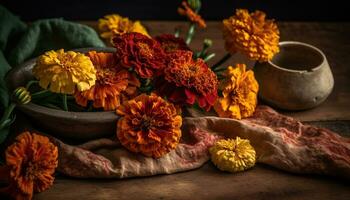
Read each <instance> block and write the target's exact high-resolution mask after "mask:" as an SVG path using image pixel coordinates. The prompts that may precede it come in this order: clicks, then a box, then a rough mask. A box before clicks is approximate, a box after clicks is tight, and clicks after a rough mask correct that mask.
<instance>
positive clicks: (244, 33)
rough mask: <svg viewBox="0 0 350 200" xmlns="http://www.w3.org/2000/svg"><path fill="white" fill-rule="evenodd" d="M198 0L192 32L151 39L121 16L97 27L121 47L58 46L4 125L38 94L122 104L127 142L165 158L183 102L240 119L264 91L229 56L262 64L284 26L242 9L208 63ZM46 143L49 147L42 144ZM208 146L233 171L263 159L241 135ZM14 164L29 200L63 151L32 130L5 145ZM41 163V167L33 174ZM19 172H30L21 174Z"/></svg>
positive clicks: (78, 104)
mask: <svg viewBox="0 0 350 200" xmlns="http://www.w3.org/2000/svg"><path fill="white" fill-rule="evenodd" d="M200 7H201V2H200V0H188V1H184V2H182V4H181V6H180V7H179V8H178V13H179V14H180V15H183V16H185V17H187V18H188V20H189V21H190V25H189V28H188V31H187V32H186V33H184V34H181V33H180V32H181V31H180V30H175V33H174V34H163V35H159V36H155V37H153V36H151V35H150V34H148V32H147V30H146V28H145V27H144V26H143V25H142V24H141V23H140V22H139V21H131V20H129V19H128V18H124V17H122V16H119V15H116V14H113V15H107V16H105V17H104V18H102V19H100V20H99V21H98V30H99V32H100V36H101V37H102V38H103V39H105V41H106V43H108V44H109V45H111V46H112V47H114V49H115V51H114V52H97V51H88V52H86V53H81V52H78V51H66V50H64V49H59V50H51V51H48V52H46V53H44V54H43V55H41V56H39V57H38V59H37V61H36V65H35V66H34V68H33V71H32V72H33V75H34V77H35V78H36V80H33V81H30V82H29V83H28V84H27V86H26V87H22V88H18V89H16V90H15V91H14V92H13V97H12V99H13V103H12V104H11V106H10V107H9V108H8V109H7V111H6V112H5V116H3V118H2V120H1V124H0V125H1V128H4V127H7V126H8V125H9V124H10V123H11V121H12V120H11V119H10V118H11V117H10V116H11V112H12V110H13V108H14V107H15V105H18V104H26V103H28V102H30V101H32V102H34V103H36V104H40V105H43V106H47V107H50V108H55V109H63V110H65V111H84V112H100V111H115V112H116V114H117V115H119V116H121V118H120V119H119V120H118V123H117V133H116V135H117V139H118V140H119V141H120V142H121V144H122V145H123V146H124V147H125V148H126V149H128V150H129V151H131V152H135V153H141V154H143V155H145V156H150V157H153V158H155V159H157V158H160V157H162V156H163V155H165V154H167V153H168V152H169V151H171V150H173V149H175V148H176V146H177V144H178V143H179V141H180V138H181V124H182V112H181V110H182V109H184V108H185V107H190V108H191V107H192V108H195V109H201V110H202V111H204V112H209V111H215V112H216V113H217V115H218V116H219V117H227V118H234V119H238V120H239V119H242V118H246V117H249V116H251V115H252V114H253V112H254V110H255V107H256V106H257V93H258V88H259V86H258V83H257V81H256V80H255V77H254V73H253V71H251V70H247V69H246V66H245V65H244V64H239V63H238V64H237V63H232V66H224V65H223V63H224V62H225V61H226V60H228V58H230V56H231V55H233V54H235V53H237V52H238V53H241V54H243V55H246V56H247V57H248V58H250V59H252V60H255V61H258V62H264V61H267V60H269V59H271V58H272V57H273V56H274V54H276V53H277V52H278V51H279V48H278V42H279V31H278V28H277V25H276V24H275V23H274V21H273V20H268V19H266V18H265V17H266V16H265V14H264V13H263V12H261V11H255V12H253V13H249V12H248V11H247V10H244V9H237V10H236V13H235V15H233V16H231V17H230V18H228V19H225V20H223V37H224V40H225V48H226V50H227V51H228V54H227V55H225V56H224V57H223V58H222V59H219V61H218V62H217V63H216V64H215V65H213V66H208V64H207V61H208V60H210V59H212V58H213V57H214V56H215V54H213V53H210V52H209V49H210V47H211V45H212V41H211V40H210V39H205V40H204V41H203V48H202V49H201V50H200V51H198V52H194V51H192V50H191V48H190V43H191V41H192V38H193V37H194V35H195V31H196V28H203V29H204V28H206V23H205V21H204V20H203V19H202V17H201V16H200V15H199V11H200ZM179 35H185V37H184V38H181V37H179ZM33 144H34V145H36V147H37V148H32V151H33V152H34V153H33V152H32V153H28V151H26V150H25V148H26V147H27V146H30V145H33ZM38 145H39V146H40V148H41V147H42V148H44V147H46V146H47V147H48V149H46V151H43V150H41V149H40V148H39V146H38ZM19 152H22V153H19ZM38 152H41V153H42V154H43V155H45V156H48V157H50V159H49V161H47V162H46V163H45V166H46V167H40V166H42V163H39V160H40V159H38V157H37V156H40V155H39V154H36V153H38ZM210 153H211V155H212V161H213V162H214V163H215V165H216V166H218V168H219V169H221V170H225V171H230V172H237V171H243V170H245V169H248V168H250V167H252V166H253V165H254V164H255V151H254V149H253V147H252V146H251V145H250V144H249V141H248V140H244V139H240V138H236V139H229V140H221V141H219V142H217V143H216V144H215V145H214V146H213V147H212V148H211V149H210ZM15 155H16V156H17V157H18V156H19V157H25V158H23V160H24V161H23V162H22V163H16V162H15V160H14V159H13V156H15ZM6 163H7V165H8V168H9V169H8V170H10V171H11V173H10V174H11V176H10V179H12V180H13V184H12V185H11V186H12V190H9V191H10V192H11V191H12V192H13V191H17V192H18V194H21V195H22V196H26V195H27V196H26V197H28V198H31V197H32V193H33V191H34V192H40V191H43V190H45V189H47V188H48V187H49V186H50V185H51V184H52V182H53V173H54V168H55V167H57V148H56V147H54V145H53V144H52V143H51V142H50V141H49V140H48V139H45V136H39V135H36V134H32V133H28V132H26V133H24V135H20V136H19V137H18V138H17V142H16V143H15V144H14V145H12V146H10V147H9V148H8V150H7V151H6ZM28 163H30V164H28ZM18 165H20V166H21V168H20V169H19V167H20V166H18ZM36 166H37V167H36ZM38 166H39V167H38ZM35 169H39V171H35V173H34V171H33V170H35ZM18 170H21V171H24V172H25V173H24V174H23V173H19V174H18V173H17V172H19V171H18ZM19 180H21V181H19Z"/></svg>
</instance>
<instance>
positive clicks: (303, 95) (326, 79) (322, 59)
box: [253, 41, 334, 110]
mask: <svg viewBox="0 0 350 200" xmlns="http://www.w3.org/2000/svg"><path fill="white" fill-rule="evenodd" d="M279 45H280V52H279V53H278V54H277V55H275V56H274V58H273V59H272V60H271V61H268V62H264V63H256V65H255V66H254V69H253V70H254V72H255V77H256V79H257V81H258V83H259V97H260V98H261V99H262V100H263V101H264V102H266V103H267V104H269V105H271V106H273V107H276V108H280V109H284V110H305V109H310V108H313V107H315V106H318V105H319V104H321V103H322V102H323V101H324V100H326V98H327V97H328V96H329V94H330V93H331V92H332V89H333V85H334V80H333V75H332V71H331V69H330V66H329V64H328V62H327V59H326V56H325V55H324V53H323V52H322V51H321V50H320V49H318V48H316V47H314V46H312V45H309V44H306V43H302V42H295V41H285V42H280V44H279Z"/></svg>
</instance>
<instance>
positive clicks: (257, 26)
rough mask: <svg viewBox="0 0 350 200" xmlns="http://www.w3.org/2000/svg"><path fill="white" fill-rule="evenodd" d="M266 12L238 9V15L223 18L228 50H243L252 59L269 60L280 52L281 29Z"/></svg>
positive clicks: (233, 51)
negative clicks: (267, 17)
mask: <svg viewBox="0 0 350 200" xmlns="http://www.w3.org/2000/svg"><path fill="white" fill-rule="evenodd" d="M265 17H266V15H265V13H264V12H261V11H255V12H253V13H251V14H249V12H248V10H245V9H237V10H236V15H234V16H231V17H230V18H228V19H225V20H223V35H224V39H225V47H226V50H227V51H229V52H230V53H232V54H234V53H236V52H241V53H243V54H245V55H247V56H248V57H249V58H250V59H252V60H257V61H261V62H262V61H267V60H271V58H272V57H273V56H274V55H275V54H276V53H278V52H279V46H278V43H279V30H278V27H277V25H276V23H275V22H274V20H268V19H265Z"/></svg>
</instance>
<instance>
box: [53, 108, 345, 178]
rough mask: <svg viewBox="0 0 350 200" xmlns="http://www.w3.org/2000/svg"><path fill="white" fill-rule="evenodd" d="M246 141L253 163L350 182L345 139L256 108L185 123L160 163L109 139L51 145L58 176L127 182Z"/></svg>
mask: <svg viewBox="0 0 350 200" xmlns="http://www.w3.org/2000/svg"><path fill="white" fill-rule="evenodd" d="M236 136H239V137H241V138H246V139H249V140H250V141H251V144H252V146H253V147H254V148H255V149H256V152H257V162H259V163H264V164H267V165H270V166H273V167H275V168H278V169H281V170H285V171H288V172H293V173H298V174H323V175H329V176H336V177H341V178H345V179H350V139H349V138H343V137H341V136H339V135H338V134H336V133H333V132H331V131H329V130H326V129H322V128H316V127H313V126H309V125H303V124H302V123H300V122H299V121H297V120H294V119H293V118H290V117H286V116H283V115H280V114H278V113H277V112H275V111H274V110H272V109H271V108H269V107H266V106H259V107H258V109H257V110H256V112H255V115H254V116H253V117H251V118H248V119H244V120H234V119H227V118H218V117H210V116H208V117H191V118H184V121H183V138H182V141H181V143H180V144H179V145H178V147H177V148H176V149H175V150H173V151H171V152H170V153H169V154H167V155H165V156H164V157H162V158H160V159H153V158H149V157H144V156H142V155H140V154H134V153H130V152H128V151H127V150H125V149H124V148H122V147H121V146H120V144H119V143H118V142H117V141H116V140H115V139H114V140H113V139H99V140H95V141H90V142H88V143H85V144H83V145H80V146H70V145H67V144H64V143H62V142H60V141H58V140H56V142H57V144H58V145H59V146H60V156H59V168H58V171H60V172H62V173H63V174H66V175H68V176H72V177H80V178H92V177H93V178H127V177H138V176H150V175H156V174H170V173H175V172H180V171H186V170H190V169H195V168H198V167H200V166H202V165H203V164H204V163H205V162H207V161H208V160H209V158H210V157H209V154H208V148H209V147H210V146H212V145H213V143H214V142H215V141H216V140H218V139H219V138H223V137H228V138H235V137H236Z"/></svg>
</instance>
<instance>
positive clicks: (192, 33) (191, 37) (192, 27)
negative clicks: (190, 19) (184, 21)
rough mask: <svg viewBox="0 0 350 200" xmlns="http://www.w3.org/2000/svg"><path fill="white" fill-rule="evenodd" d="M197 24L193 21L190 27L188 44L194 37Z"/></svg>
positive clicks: (187, 38) (187, 37)
mask: <svg viewBox="0 0 350 200" xmlns="http://www.w3.org/2000/svg"><path fill="white" fill-rule="evenodd" d="M195 28H196V25H195V24H194V23H191V25H190V28H189V29H188V32H187V36H186V44H187V45H189V44H190V43H191V41H192V39H193V36H194V33H195Z"/></svg>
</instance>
